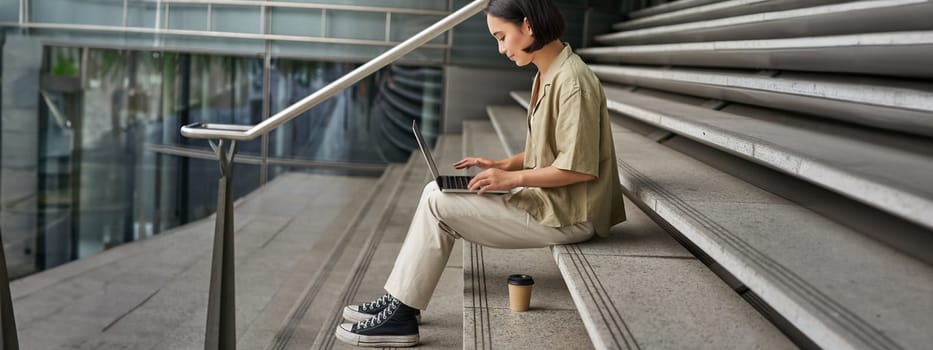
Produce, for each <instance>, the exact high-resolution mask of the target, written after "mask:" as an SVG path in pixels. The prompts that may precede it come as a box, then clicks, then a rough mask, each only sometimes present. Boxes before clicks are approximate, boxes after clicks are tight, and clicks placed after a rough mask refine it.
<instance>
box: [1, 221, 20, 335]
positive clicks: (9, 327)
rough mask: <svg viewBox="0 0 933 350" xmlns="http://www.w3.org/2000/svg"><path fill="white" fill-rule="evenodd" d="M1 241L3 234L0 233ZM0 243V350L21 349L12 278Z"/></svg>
mask: <svg viewBox="0 0 933 350" xmlns="http://www.w3.org/2000/svg"><path fill="white" fill-rule="evenodd" d="M0 242H3V234H2V233H0ZM3 250H4V249H3V244H0V332H3V334H0V336H2V337H3V342H2V343H0V350H19V339H18V338H17V336H16V317H14V314H13V299H12V298H11V296H10V278H9V274H8V273H7V271H6V252H4V251H3Z"/></svg>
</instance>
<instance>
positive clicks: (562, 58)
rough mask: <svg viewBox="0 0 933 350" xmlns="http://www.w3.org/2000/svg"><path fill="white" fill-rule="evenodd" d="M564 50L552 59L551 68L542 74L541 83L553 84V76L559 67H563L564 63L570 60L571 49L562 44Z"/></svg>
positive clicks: (567, 45) (568, 45) (566, 44)
mask: <svg viewBox="0 0 933 350" xmlns="http://www.w3.org/2000/svg"><path fill="white" fill-rule="evenodd" d="M563 44H564V49H563V50H561V51H560V53H559V54H557V57H555V58H554V61H553V62H551V66H550V67H548V71H547V72H545V73H544V80H543V83H545V84H551V83H553V81H552V80H554V76H555V75H556V74H557V71H559V70H560V67H561V66H563V65H564V62H566V61H567V59H568V58H570V55H573V49H572V48H570V44H568V43H563Z"/></svg>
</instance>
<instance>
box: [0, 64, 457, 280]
mask: <svg viewBox="0 0 933 350" xmlns="http://www.w3.org/2000/svg"><path fill="white" fill-rule="evenodd" d="M37 49H38V48H37ZM35 56H38V57H41V63H36V64H35V65H36V67H37V69H38V70H37V71H36V72H35V73H34V74H36V75H37V77H38V78H39V79H38V80H39V81H40V82H39V84H38V86H37V88H35V89H34V90H31V91H37V95H38V96H36V93H35V92H30V93H29V94H28V95H29V96H25V98H27V99H32V100H33V101H38V104H36V105H35V107H34V108H35V109H34V110H32V111H31V112H28V113H27V112H22V111H18V110H17V111H8V110H4V111H3V112H4V113H5V115H16V116H17V118H20V119H22V120H24V121H26V120H27V119H30V118H25V117H28V116H31V115H36V114H38V117H37V118H35V120H36V121H37V122H36V125H37V126H35V127H33V128H32V129H28V130H31V131H27V132H28V133H33V134H30V135H25V136H24V137H25V138H26V139H28V140H36V142H35V143H30V142H27V143H26V144H22V145H18V146H17V147H20V148H22V147H26V148H28V149H26V150H23V152H17V154H20V155H24V156H22V157H28V158H29V159H28V160H29V162H32V163H33V164H36V165H35V167H34V169H35V170H34V174H35V176H34V177H35V178H36V180H35V182H27V181H23V180H22V179H11V178H9V177H8V176H5V177H4V178H3V179H2V182H3V186H4V188H9V187H11V186H12V185H13V184H16V183H23V184H26V186H28V187H30V188H29V189H27V190H24V191H21V192H22V194H21V193H20V192H15V191H12V192H10V191H8V192H6V193H4V198H3V202H4V203H12V204H10V205H9V208H14V207H15V210H9V209H4V213H3V215H4V218H7V219H5V220H4V221H3V223H4V227H3V230H4V234H5V236H6V237H8V238H7V241H10V240H11V239H14V240H16V241H17V242H25V243H22V244H20V243H17V244H15V245H10V246H8V247H7V249H8V250H9V249H16V250H17V254H8V255H7V256H16V259H15V266H16V267H15V269H16V271H17V272H16V273H15V277H21V276H23V275H25V274H29V273H33V272H36V271H41V270H44V269H48V268H52V267H55V266H58V265H61V264H64V263H67V262H69V261H73V260H75V259H80V258H84V257H87V256H90V255H93V254H96V253H99V252H101V251H104V250H106V249H110V248H113V247H116V246H118V245H120V244H124V243H126V242H130V241H134V240H139V239H145V238H147V237H151V236H153V235H155V234H158V233H160V232H164V231H166V230H170V229H172V228H174V227H177V226H180V225H184V224H186V223H189V222H191V221H194V220H198V219H201V218H204V217H206V216H209V215H211V214H213V213H214V211H215V209H216V190H217V180H218V179H219V175H220V174H219V169H218V166H217V163H216V160H215V159H214V158H213V156H212V155H211V154H210V152H209V150H210V148H209V146H208V144H207V141H206V140H192V139H187V138H184V137H181V135H180V134H179V128H180V127H181V126H182V125H186V124H189V123H194V122H210V123H224V124H245V125H253V124H257V123H259V122H261V121H262V120H263V117H264V114H265V115H266V116H268V115H272V114H274V113H275V112H278V111H280V110H282V109H284V108H286V107H288V106H290V105H291V104H293V103H295V102H297V101H300V100H301V99H303V98H305V97H307V96H308V95H310V94H312V93H313V92H315V91H317V90H318V89H321V88H322V87H324V86H325V85H326V84H328V83H330V82H332V81H334V80H336V79H338V78H340V77H342V76H343V75H345V74H347V73H348V72H350V71H352V70H353V69H355V68H357V67H358V66H359V65H358V64H355V63H336V62H314V61H303V60H297V59H284V58H276V59H272V60H271V61H270V62H271V64H270V66H269V69H268V74H269V78H268V81H269V82H270V85H269V86H268V87H267V88H266V89H265V91H266V92H265V93H267V95H264V88H263V80H264V79H263V77H264V75H265V74H266V71H264V67H263V60H262V59H261V58H257V57H237V56H222V55H208V54H191V53H180V52H158V51H131V50H112V49H95V48H69V47H50V46H46V47H44V48H41V53H37V54H35ZM40 66H41V67H40ZM441 78H442V77H441V69H440V68H438V67H416V66H402V65H395V66H390V67H388V68H385V69H383V70H381V71H379V72H377V73H376V74H374V75H373V76H371V77H369V78H366V79H364V80H362V81H361V82H359V83H358V84H355V85H354V86H352V87H351V88H349V89H346V90H344V91H342V92H340V93H338V94H337V95H336V96H334V97H333V98H331V99H328V100H326V101H325V102H323V103H322V104H320V105H318V106H317V107H315V108H312V109H311V110H309V111H307V112H305V113H304V114H303V115H301V116H299V117H297V118H295V119H294V120H292V121H291V122H289V123H286V124H285V125H283V126H282V127H280V128H279V129H277V130H275V131H274V132H273V133H272V134H271V135H270V136H269V137H268V141H269V142H268V143H267V146H266V147H268V149H267V151H266V152H264V151H263V142H262V140H261V139H257V140H254V141H249V142H242V143H239V144H238V149H239V152H238V158H237V159H238V160H239V162H238V163H236V164H235V166H234V174H235V176H234V195H235V196H236V197H239V196H242V195H245V194H247V193H249V192H251V191H253V190H255V189H256V188H258V187H259V186H261V184H262V183H263V181H268V180H270V179H272V178H274V177H276V176H277V175H280V174H282V173H284V172H292V171H310V172H318V173H321V172H325V173H332V174H341V175H352V176H379V174H380V173H381V170H382V164H385V163H386V162H403V161H406V160H407V159H408V157H409V155H410V153H411V151H412V150H413V149H414V148H415V144H414V140H413V138H412V137H411V131H410V129H409V126H410V125H411V121H412V120H417V121H419V124H420V125H422V127H423V128H424V132H425V134H426V136H428V138H429V139H430V140H431V141H432V142H433V140H434V139H435V138H436V134H437V131H436V130H437V127H438V120H439V113H440V98H441V80H442V79H441ZM9 86H10V85H9V84H7V85H5V86H4V87H5V88H9ZM264 99H265V101H264ZM264 105H266V106H268V108H269V109H268V110H265V111H264V110H263V106H264ZM4 106H8V104H4ZM4 108H7V107H4ZM24 111H25V110H24ZM12 112H15V113H12ZM21 112H22V113H21ZM14 124H15V123H14ZM20 124H22V123H20ZM11 125H13V124H11ZM16 125H19V124H16ZM16 140H20V139H19V138H13V137H5V138H3V140H0V141H2V145H0V146H2V147H3V148H4V149H5V150H9V149H11V147H13V146H12V145H13V142H14V141H16ZM18 143H22V142H18ZM14 149H16V148H15V147H14ZM7 153H8V152H7ZM264 154H265V155H266V156H268V157H269V158H267V159H266V161H265V163H263V161H262V159H263V158H262V157H263V155H264ZM204 157H207V159H203V158H204ZM17 159H18V158H17ZM13 160H15V159H14V158H11V157H8V158H3V159H2V161H3V168H4V171H5V172H4V174H14V173H15V172H13V171H12V170H11V169H13V168H14V166H13V165H14V164H13V163H10V162H11V161H13ZM15 161H16V162H19V160H15ZM29 162H27V163H29ZM263 164H265V165H263ZM264 175H265V177H266V179H263V177H264ZM30 183H31V184H30ZM29 193H32V195H28V194H29ZM8 195H15V196H19V197H23V198H18V197H17V198H12V199H11V197H8ZM5 205H6V204H5ZM30 220H34V221H30ZM11 229H12V230H11ZM8 232H11V233H10V234H7V233H8Z"/></svg>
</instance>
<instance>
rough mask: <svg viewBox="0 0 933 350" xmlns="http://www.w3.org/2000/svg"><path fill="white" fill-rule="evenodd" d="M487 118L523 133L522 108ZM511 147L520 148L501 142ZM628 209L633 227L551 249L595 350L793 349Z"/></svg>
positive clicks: (505, 109) (714, 278)
mask: <svg viewBox="0 0 933 350" xmlns="http://www.w3.org/2000/svg"><path fill="white" fill-rule="evenodd" d="M488 110H489V112H490V113H489V116H490V119H492V120H495V121H496V122H495V123H494V124H495V125H497V127H500V128H501V127H511V128H517V129H519V130H524V129H525V127H524V125H525V120H526V119H525V115H524V109H522V108H521V107H519V106H514V105H513V106H495V107H490V108H489V109H488ZM500 134H502V132H500ZM522 139H524V135H522ZM509 143H512V144H517V143H518V142H517V140H516V139H515V138H509V139H506V140H503V145H505V144H509ZM522 145H524V143H523V141H522ZM626 204H627V207H626V211H627V216H628V220H627V221H626V222H625V223H622V224H620V225H616V226H614V227H613V228H612V233H613V235H612V236H610V237H607V238H594V239H593V240H591V241H588V242H585V243H580V244H572V245H565V246H555V247H552V249H551V250H552V254H553V259H554V261H556V262H557V265H558V267H559V269H560V272H561V275H562V276H563V279H564V281H565V282H566V283H567V285H568V287H569V288H570V294H571V295H572V296H573V299H574V301H575V303H576V306H577V308H578V309H579V311H580V314H581V316H582V317H583V323H584V324H585V325H586V328H587V330H588V332H589V336H590V338H591V340H592V341H593V343H594V344H596V347H597V348H601V349H608V348H615V349H619V348H638V347H642V348H657V347H670V348H692V347H696V346H697V345H696V344H701V343H702V344H704V345H703V346H702V347H703V348H710V349H713V348H717V349H742V348H748V347H749V346H754V345H755V344H761V346H763V347H765V348H793V347H794V345H793V343H791V342H790V341H789V340H788V339H787V338H786V337H785V336H784V335H783V334H782V333H781V332H780V331H779V330H777V329H776V328H775V327H774V326H773V325H772V324H770V323H769V322H768V321H767V320H765V319H764V318H763V317H762V316H761V315H760V314H759V313H758V312H757V311H755V309H754V308H752V307H751V306H750V305H748V304H747V303H746V302H745V301H743V300H742V298H741V297H740V296H739V295H738V294H737V293H735V292H734V291H732V290H731V289H729V287H728V286H727V285H726V284H725V283H724V282H723V281H722V280H721V279H720V278H719V277H717V276H716V275H715V274H714V273H713V272H711V271H710V270H709V269H707V268H706V267H705V266H704V265H703V263H701V262H700V261H698V260H696V258H694V257H693V255H692V254H690V252H688V251H687V250H686V249H684V247H683V246H682V245H680V244H679V243H677V242H676V241H675V240H674V239H673V238H671V236H670V235H668V234H667V233H666V232H665V231H664V230H663V229H661V228H660V227H658V226H657V225H656V224H654V223H653V222H652V221H651V220H650V219H649V218H648V217H647V216H645V214H643V213H642V212H641V210H639V209H638V208H637V207H636V206H635V205H634V204H633V203H631V202H628V201H627V203H626ZM659 270H661V271H664V273H663V274H662V273H658V271H659ZM648 271H651V272H648ZM658 291H665V293H667V294H664V295H661V294H658ZM724 315H728V317H724ZM711 329H713V331H711ZM711 334H713V335H715V336H711ZM672 335H676V336H672Z"/></svg>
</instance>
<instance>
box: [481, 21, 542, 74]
mask: <svg viewBox="0 0 933 350" xmlns="http://www.w3.org/2000/svg"><path fill="white" fill-rule="evenodd" d="M486 24H487V25H488V26H489V33H490V34H492V36H493V37H494V38H496V42H497V43H498V44H499V53H501V54H503V55H505V56H506V57H508V58H509V59H510V60H512V61H514V62H515V64H516V65H518V66H519V67H522V66H525V65H527V64H529V63H531V61H532V60H533V59H534V57H535V55H534V52H531V53H528V52H525V50H523V49H524V48H526V47H528V46H531V43H532V42H534V36H532V35H531V25H529V24H528V19H525V20H524V21H523V22H522V25H521V26H517V25H515V24H514V23H511V22H508V21H506V20H504V19H502V18H499V17H496V16H493V15H488V14H487V15H486Z"/></svg>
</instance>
